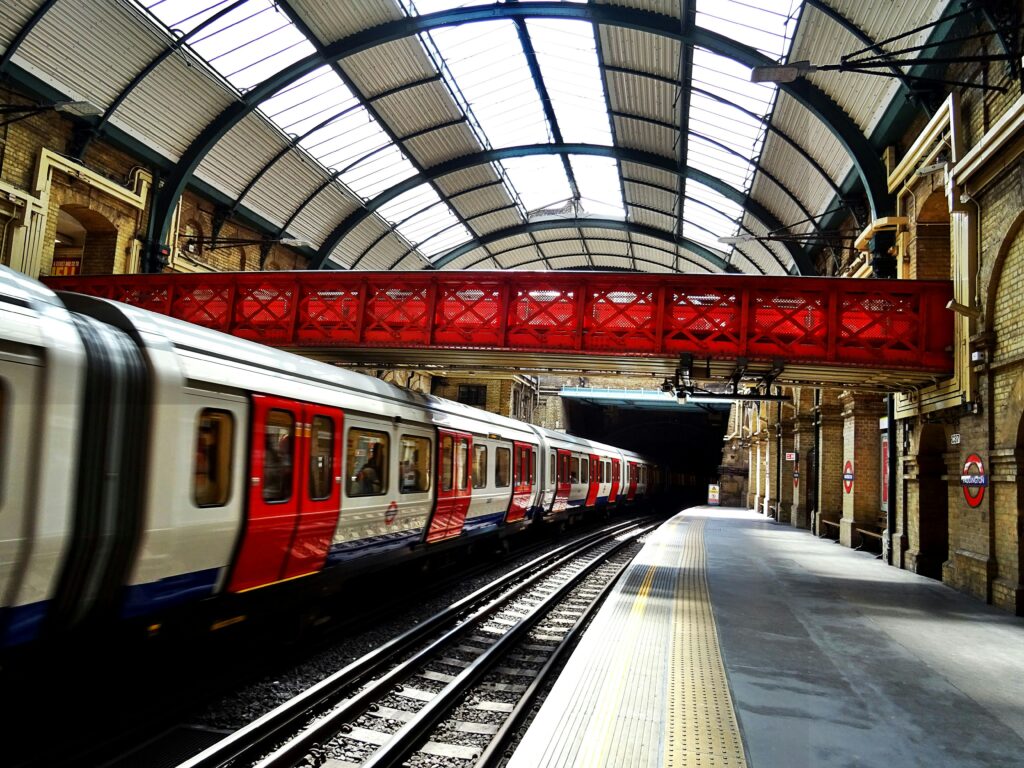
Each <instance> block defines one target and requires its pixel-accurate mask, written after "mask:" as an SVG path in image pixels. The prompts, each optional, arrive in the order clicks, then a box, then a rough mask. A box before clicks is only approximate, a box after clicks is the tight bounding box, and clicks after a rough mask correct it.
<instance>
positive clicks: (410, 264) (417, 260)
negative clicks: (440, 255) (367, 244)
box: [393, 253, 428, 271]
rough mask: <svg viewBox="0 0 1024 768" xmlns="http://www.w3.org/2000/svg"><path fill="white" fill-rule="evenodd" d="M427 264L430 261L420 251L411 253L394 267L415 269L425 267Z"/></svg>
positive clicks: (396, 268)
mask: <svg viewBox="0 0 1024 768" xmlns="http://www.w3.org/2000/svg"><path fill="white" fill-rule="evenodd" d="M427 264H428V262H427V261H426V260H425V259H424V258H423V257H422V256H420V255H419V254H418V253H410V254H409V255H408V256H406V257H405V258H404V259H402V260H401V261H400V262H398V263H397V264H396V265H395V266H394V267H393V269H395V270H409V271H415V270H419V269H423V268H425V267H426V265H427Z"/></svg>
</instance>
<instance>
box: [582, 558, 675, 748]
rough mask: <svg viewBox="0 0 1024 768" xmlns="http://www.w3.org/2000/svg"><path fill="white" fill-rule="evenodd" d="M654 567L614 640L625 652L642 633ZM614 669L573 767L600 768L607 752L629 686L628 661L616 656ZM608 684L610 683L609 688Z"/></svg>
mask: <svg viewBox="0 0 1024 768" xmlns="http://www.w3.org/2000/svg"><path fill="white" fill-rule="evenodd" d="M656 571H657V567H656V566H654V565H652V566H649V567H648V568H647V573H645V574H644V580H643V583H641V585H640V588H639V589H638V590H637V595H636V599H635V600H634V601H633V608H632V610H631V611H630V615H629V618H628V619H627V620H626V624H627V627H628V634H627V635H625V636H623V637H622V638H620V639H619V640H618V643H619V644H620V645H622V646H623V647H626V648H632V647H634V645H635V644H636V640H637V636H638V635H640V634H641V632H642V631H643V622H642V621H640V616H641V615H642V614H643V613H644V611H645V610H646V608H647V600H648V597H649V596H650V593H651V585H652V584H653V583H654V574H655V573H656ZM618 661H619V663H618V667H617V669H616V670H615V677H614V680H613V679H612V676H611V674H609V675H608V676H607V678H606V681H607V682H606V683H605V684H604V685H603V686H602V688H601V695H600V698H599V700H598V703H597V705H596V706H595V708H594V715H593V716H592V717H591V719H590V723H589V724H588V725H587V729H586V733H585V734H584V739H583V749H582V750H581V752H580V755H579V757H578V758H577V760H576V761H575V765H577V766H598V765H604V764H605V762H606V756H607V754H608V752H609V744H610V741H611V737H612V733H613V732H614V728H613V727H612V726H613V724H614V722H615V719H616V718H617V717H618V715H619V710H620V709H621V702H622V693H623V691H624V690H625V688H626V685H627V683H628V682H629V667H630V663H631V661H632V658H631V657H629V656H620V658H619V660H618ZM609 683H611V684H610V685H609Z"/></svg>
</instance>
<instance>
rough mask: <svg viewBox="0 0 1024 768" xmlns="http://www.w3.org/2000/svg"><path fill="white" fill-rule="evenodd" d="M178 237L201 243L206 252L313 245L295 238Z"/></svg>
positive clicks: (185, 240) (184, 235)
mask: <svg viewBox="0 0 1024 768" xmlns="http://www.w3.org/2000/svg"><path fill="white" fill-rule="evenodd" d="M178 237H179V238H180V239H181V240H182V241H184V242H186V243H201V244H202V247H203V248H204V249H205V250H207V251H215V250H217V249H218V248H235V247H237V246H240V245H259V246H263V247H268V248H269V247H270V246H271V245H274V244H275V243H280V244H281V245H287V246H288V247H290V248H311V247H312V246H313V244H312V243H311V242H310V241H309V240H303V239H301V238H297V237H278V238H253V237H218V238H214V239H204V238H202V237H200V236H199V235H186V234H184V233H183V234H181V235H179V236H178Z"/></svg>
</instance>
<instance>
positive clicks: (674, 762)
mask: <svg viewBox="0 0 1024 768" xmlns="http://www.w3.org/2000/svg"><path fill="white" fill-rule="evenodd" d="M712 613H713V617H714V619H713V620H711V614H712ZM723 680H727V682H728V684H727V685H725V684H723ZM744 764H746V765H748V766H751V767H752V768H769V767H774V766H779V767H780V768H782V767H785V768H799V767H801V766H807V767H808V768H840V767H841V768H850V767H852V766H900V768H905V767H906V766H928V767H929V768H935V767H939V768H945V767H946V766H951V767H952V766H970V767H972V768H973V767H975V766H977V767H978V768H981V767H982V766H984V767H985V768H991V767H992V766H1024V619H1020V618H1016V617H1013V616H1009V615H1007V614H1005V613H1003V612H1001V611H997V610H995V609H993V608H991V607H989V606H986V605H984V604H982V603H979V602H978V601H976V600H974V599H973V598H970V597H967V596H965V595H962V594H960V593H958V592H955V591H954V590H952V589H950V588H948V587H945V586H943V585H942V584H940V583H938V582H936V581H933V580H930V579H926V578H924V577H920V576H917V575H915V574H912V573H908V572H906V571H900V570H897V569H895V568H891V567H888V566H886V565H884V564H883V563H882V562H881V561H879V560H875V559H874V557H873V556H872V555H870V554H866V553H861V552H854V551H852V550H849V549H846V548H845V547H841V546H839V545H837V544H834V543H832V542H831V541H829V540H826V539H818V538H815V537H814V536H812V535H811V534H809V533H807V532H806V531H798V530H794V529H793V528H790V527H789V526H786V525H778V524H776V523H774V521H772V520H768V519H766V518H764V517H763V516H761V515H758V514H756V513H753V512H748V511H746V510H739V509H729V508H708V507H698V508H695V509H690V510H687V511H686V512H683V513H681V514H679V515H677V516H675V517H674V518H672V520H671V521H669V522H668V523H666V525H664V526H663V527H662V528H661V529H660V530H659V532H658V534H657V535H655V536H653V537H652V538H651V540H650V541H649V542H648V544H647V545H646V546H645V547H644V550H643V552H642V553H641V555H640V556H639V557H638V558H637V560H636V561H635V562H634V564H633V565H632V566H631V567H630V569H629V571H628V572H627V574H626V575H625V577H624V578H623V579H622V580H621V582H620V584H619V585H618V586H617V587H616V589H615V590H614V592H613V594H612V595H611V596H610V597H609V600H608V601H607V602H606V604H605V606H604V607H603V608H602V610H601V613H600V615H599V616H598V617H597V618H595V620H594V623H593V625H592V626H591V629H590V631H588V633H587V634H586V636H585V637H584V639H583V641H582V642H581V643H580V646H579V647H578V648H577V650H576V652H575V653H574V654H573V656H572V658H571V659H570V661H569V663H568V664H567V665H566V668H565V670H564V672H563V674H562V676H561V677H560V678H559V680H558V682H557V683H556V684H555V686H554V689H553V690H552V692H551V695H550V696H549V697H548V699H547V701H546V702H545V704H544V706H543V707H542V708H541V710H540V712H539V713H538V714H537V717H536V718H535V719H534V721H533V725H532V726H531V728H530V731H529V733H528V734H527V736H526V738H525V739H524V740H523V742H522V743H521V744H520V746H519V748H518V749H517V750H516V752H515V754H514V755H513V757H512V760H511V762H510V763H509V765H510V766H511V767H512V768H536V767H538V766H616V767H619V766H623V767H624V766H630V767H633V766H635V767H637V768H639V767H640V766H691V767H696V766H700V767H702V768H709V767H715V768H718V767H720V766H730V767H733V766H742V765H744Z"/></svg>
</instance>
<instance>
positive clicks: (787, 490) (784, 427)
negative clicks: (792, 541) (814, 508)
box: [772, 419, 794, 524]
mask: <svg viewBox="0 0 1024 768" xmlns="http://www.w3.org/2000/svg"><path fill="white" fill-rule="evenodd" d="M778 429H779V430H780V432H781V437H782V440H781V441H780V442H779V443H778V445H779V455H778V458H779V459H781V460H782V463H781V465H778V464H777V465H776V466H775V467H774V469H775V470H776V474H775V475H773V476H772V477H773V479H776V478H777V480H778V483H777V485H778V487H777V488H776V493H775V495H776V496H777V497H778V504H777V506H776V507H775V509H776V520H778V521H779V522H780V523H787V524H788V523H790V520H791V518H792V511H793V465H794V462H792V461H786V454H787V453H792V452H793V422H792V420H785V419H784V420H783V421H781V422H779V424H778Z"/></svg>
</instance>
